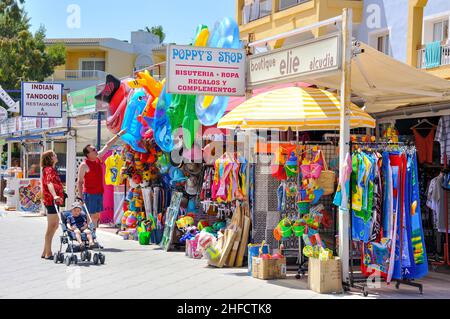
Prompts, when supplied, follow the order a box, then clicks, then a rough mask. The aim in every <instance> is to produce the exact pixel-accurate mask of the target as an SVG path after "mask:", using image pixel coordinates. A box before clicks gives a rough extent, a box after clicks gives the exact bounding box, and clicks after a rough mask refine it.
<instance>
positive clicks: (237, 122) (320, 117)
mask: <svg viewBox="0 0 450 319" xmlns="http://www.w3.org/2000/svg"><path fill="white" fill-rule="evenodd" d="M339 123H340V102H339V99H338V98H337V97H336V95H334V94H333V93H331V92H328V91H325V90H320V89H314V88H301V87H288V88H283V89H278V90H273V91H269V92H265V93H262V94H259V95H257V96H255V97H253V98H251V99H249V100H247V101H245V102H244V103H242V104H240V105H239V106H237V107H236V108H235V109H234V110H232V111H231V112H229V113H228V114H227V115H225V116H224V117H223V118H222V119H221V120H220V121H219V123H218V124H217V127H219V128H228V129H235V128H238V127H239V128H241V129H277V130H287V129H288V128H291V129H293V130H301V131H318V130H322V131H324V130H338V129H339ZM350 127H351V128H357V127H370V128H374V127H375V120H374V119H373V118H372V117H371V116H370V115H369V114H368V113H366V112H365V111H363V110H362V109H360V108H359V107H358V106H356V105H355V104H353V103H352V104H351V105H350Z"/></svg>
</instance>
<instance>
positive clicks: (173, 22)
mask: <svg viewBox="0 0 450 319" xmlns="http://www.w3.org/2000/svg"><path fill="white" fill-rule="evenodd" d="M235 3H236V1H235V0H158V1H157V0H133V1H126V0H95V1H93V0H89V1H88V0H25V10H26V11H27V13H28V17H29V18H31V21H30V23H31V25H32V26H31V31H32V32H35V31H36V30H37V29H38V28H39V26H40V25H44V26H45V28H46V30H47V32H46V36H47V38H82V37H87V38H97V37H98V38H116V39H119V40H128V41H130V36H131V31H137V30H139V29H145V27H146V26H148V27H152V26H156V25H162V26H163V29H164V32H165V33H166V39H165V41H164V42H166V43H178V44H187V43H190V42H191V40H192V38H193V37H194V33H195V29H196V27H197V25H198V24H206V25H208V26H209V27H210V28H213V27H214V24H215V22H216V21H218V20H220V19H222V18H224V17H232V18H235V15H236V13H235ZM78 13H79V14H78ZM78 16H79V19H77V17H78ZM78 21H79V23H78Z"/></svg>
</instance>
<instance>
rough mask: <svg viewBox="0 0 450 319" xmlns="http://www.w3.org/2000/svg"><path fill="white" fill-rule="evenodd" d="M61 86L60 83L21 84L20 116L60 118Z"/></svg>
mask: <svg viewBox="0 0 450 319" xmlns="http://www.w3.org/2000/svg"><path fill="white" fill-rule="evenodd" d="M62 96H63V85H62V84H60V83H34V82H23V83H22V104H21V106H22V116H24V117H50V118H52V117H53V118H56V117H57V118H60V117H62Z"/></svg>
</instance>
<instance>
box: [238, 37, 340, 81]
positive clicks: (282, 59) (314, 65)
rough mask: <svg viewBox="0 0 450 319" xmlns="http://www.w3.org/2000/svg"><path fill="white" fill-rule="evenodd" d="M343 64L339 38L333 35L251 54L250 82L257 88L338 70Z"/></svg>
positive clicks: (249, 66)
mask: <svg viewBox="0 0 450 319" xmlns="http://www.w3.org/2000/svg"><path fill="white" fill-rule="evenodd" d="M339 67H340V59H339V37H338V36H332V37H328V38H324V39H319V40H315V41H313V42H309V43H303V44H300V45H296V46H293V47H289V48H283V49H280V50H276V51H271V52H269V53H263V54H257V55H254V56H251V57H250V58H249V65H248V80H247V85H248V86H249V87H250V88H254V87H257V86H264V85H268V84H271V83H278V82H280V81H288V80H292V81H295V80H296V78H298V79H301V78H302V77H303V78H304V77H305V76H308V75H310V74H316V73H319V72H329V71H335V70H338V69H339Z"/></svg>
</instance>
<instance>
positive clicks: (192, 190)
mask: <svg viewBox="0 0 450 319" xmlns="http://www.w3.org/2000/svg"><path fill="white" fill-rule="evenodd" d="M186 193H188V194H189V195H197V193H198V178H196V177H195V176H190V177H189V178H188V180H187V182H186Z"/></svg>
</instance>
